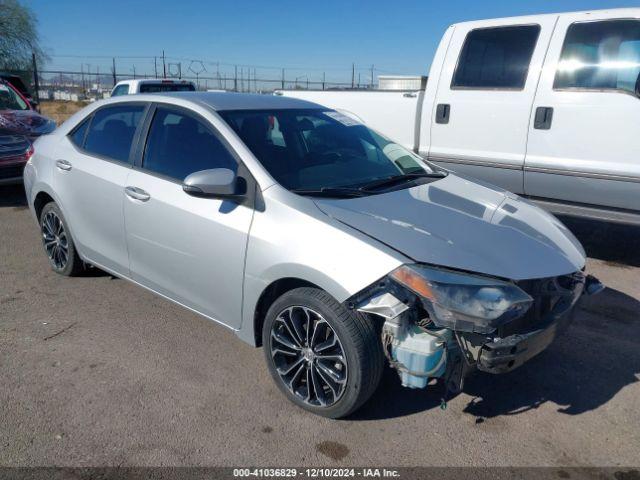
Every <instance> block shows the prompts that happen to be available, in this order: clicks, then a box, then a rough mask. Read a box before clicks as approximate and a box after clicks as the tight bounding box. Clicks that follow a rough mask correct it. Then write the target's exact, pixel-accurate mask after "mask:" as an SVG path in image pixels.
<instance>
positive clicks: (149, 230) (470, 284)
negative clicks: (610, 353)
mask: <svg viewBox="0 0 640 480" xmlns="http://www.w3.org/2000/svg"><path fill="white" fill-rule="evenodd" d="M24 179H25V187H26V191H27V196H28V201H29V206H30V209H31V211H32V213H33V215H34V216H35V218H36V219H37V221H38V224H39V226H40V229H41V234H42V242H43V246H44V250H45V253H46V254H47V256H48V258H49V262H50V264H51V267H52V268H53V270H54V271H56V272H58V273H60V274H62V275H78V274H82V272H83V271H84V270H85V269H87V268H90V267H95V268H99V269H102V270H104V271H107V272H110V273H111V274H113V275H116V276H118V277H122V278H125V279H128V280H130V281H131V282H133V283H136V284H138V285H140V286H142V287H144V288H147V289H149V290H151V291H153V292H155V293H157V294H158V295H161V296H163V297H165V298H167V299H169V300H171V301H173V302H176V303H178V304H180V305H183V306H184V307H185V308H188V309H190V310H193V311H195V312H197V313H199V314H201V315H203V316H204V317H206V318H208V319H210V320H213V321H215V322H217V323H220V324H222V325H224V326H226V327H228V328H230V329H233V330H234V331H235V332H236V333H237V335H238V336H239V337H240V338H241V339H242V340H244V341H246V342H248V343H250V344H252V345H256V346H260V345H262V346H264V351H265V357H266V363H267V366H268V369H269V371H270V373H271V375H272V376H273V378H274V380H275V382H276V384H277V385H278V387H279V388H280V389H281V390H282V392H283V393H284V394H285V395H286V396H287V397H288V398H289V399H290V400H291V401H293V402H294V403H296V404H297V405H299V406H301V407H302V408H305V409H307V410H309V411H312V412H314V413H317V414H320V415H324V416H327V417H332V418H337V417H342V416H345V415H348V414H350V413H351V412H353V411H355V410H356V409H357V408H358V407H359V406H360V405H362V404H363V403H364V402H365V401H366V400H367V399H368V398H369V397H370V396H371V395H372V393H373V392H374V391H375V389H376V388H377V386H378V383H379V380H380V377H381V374H382V370H383V368H384V365H385V361H386V362H387V363H388V364H389V365H390V366H391V367H392V368H394V369H396V370H397V372H398V374H399V377H400V381H401V382H402V384H403V385H405V386H407V387H409V388H424V387H426V386H427V385H432V384H433V385H436V386H434V387H430V388H438V387H437V385H440V388H442V389H443V399H445V400H446V398H447V396H449V395H454V394H455V393H456V392H458V391H459V390H460V389H461V388H462V383H463V381H464V378H465V376H467V375H468V374H470V373H471V372H472V371H473V370H476V369H477V370H481V371H484V372H489V373H502V372H506V371H510V370H512V369H514V368H517V367H518V366H519V365H521V364H522V363H523V362H525V361H527V360H529V359H530V358H531V357H533V356H534V355H536V354H537V353H539V352H540V351H542V350H544V349H545V348H546V347H547V346H548V345H549V344H550V343H551V342H552V341H553V339H554V338H555V336H556V335H557V334H558V333H559V332H560V331H561V330H562V328H563V327H564V326H565V325H566V324H567V323H568V322H569V321H570V319H571V313H572V310H573V307H574V305H575V303H576V302H577V301H578V299H579V298H580V296H581V295H583V294H584V293H595V292H597V291H598V290H599V289H601V288H602V286H601V285H600V284H599V283H598V281H597V280H596V279H594V278H593V277H590V276H588V275H586V274H585V273H584V266H585V256H584V251H583V249H582V247H581V246H580V244H579V243H578V241H577V240H576V239H575V238H574V236H573V235H572V234H571V233H570V232H569V231H568V230H567V229H566V228H565V227H564V226H563V225H562V224H561V223H560V222H559V221H558V220H557V219H556V218H555V217H553V216H551V215H549V214H547V213H545V212H544V211H542V210H540V209H538V208H536V207H535V206H533V205H531V204H530V203H528V202H527V201H525V200H523V199H521V198H519V197H517V196H516V195H513V194H511V193H509V192H506V191H504V190H501V189H499V188H496V187H493V186H490V185H484V184H480V183H478V182H476V181H474V180H473V179H470V178H466V177H463V176H458V175H456V174H454V173H452V172H449V171H446V170H443V169H441V168H438V167H435V166H433V165H431V164H429V163H428V162H426V161H424V160H423V159H422V158H421V157H419V156H417V155H416V154H414V153H413V152H411V151H407V150H406V149H404V148H403V147H402V146H400V145H397V144H395V143H394V142H392V141H391V140H389V139H387V138H384V137H383V136H381V135H379V134H377V133H376V132H374V131H372V130H371V129H369V128H367V126H365V125H363V124H361V123H359V122H358V121H357V120H356V119H354V118H352V117H351V116H350V115H349V114H348V113H342V112H338V111H333V110H330V109H327V108H324V107H322V106H320V105H316V104H312V103H309V102H304V101H300V100H295V99H290V98H282V97H276V96H259V95H242V94H231V93H176V94H158V95H136V96H129V97H120V98H117V99H111V100H106V101H101V102H96V103H95V104H92V105H90V106H88V107H86V108H85V109H84V110H82V111H80V112H78V113H77V114H76V115H74V116H73V117H72V118H71V119H70V120H68V121H67V122H65V123H64V125H62V126H61V127H60V128H59V129H58V130H56V131H55V132H54V133H52V134H51V135H47V136H44V137H42V138H40V139H39V140H38V141H37V142H36V143H35V153H34V155H33V156H32V158H31V159H30V160H29V162H28V164H27V166H26V168H25V174H24ZM114 301H117V300H116V299H114ZM239 368H241V367H239Z"/></svg>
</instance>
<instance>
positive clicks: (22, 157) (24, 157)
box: [0, 144, 34, 163]
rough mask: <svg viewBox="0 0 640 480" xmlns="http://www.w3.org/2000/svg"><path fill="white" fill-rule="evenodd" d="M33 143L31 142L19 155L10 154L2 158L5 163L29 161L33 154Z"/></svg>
mask: <svg viewBox="0 0 640 480" xmlns="http://www.w3.org/2000/svg"><path fill="white" fill-rule="evenodd" d="M33 153H34V150H33V144H29V148H27V150H26V151H25V152H23V153H20V154H18V155H8V156H6V157H1V158H0V160H1V161H2V162H3V163H18V162H28V161H29V159H30V158H31V157H32V156H33Z"/></svg>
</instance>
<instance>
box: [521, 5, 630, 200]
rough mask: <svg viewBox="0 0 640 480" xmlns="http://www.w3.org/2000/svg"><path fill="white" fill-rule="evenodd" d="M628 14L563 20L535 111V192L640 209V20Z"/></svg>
mask: <svg viewBox="0 0 640 480" xmlns="http://www.w3.org/2000/svg"><path fill="white" fill-rule="evenodd" d="M628 12H633V10H628V11H625V15H624V16H621V14H620V12H611V13H606V12H593V13H589V14H586V13H577V14H568V15H563V16H561V17H560V19H559V21H558V25H557V27H556V32H555V34H554V37H553V40H552V42H551V45H550V48H549V53H548V55H547V59H546V63H545V66H544V71H543V74H542V77H541V79H540V86H539V89H538V92H537V94H536V98H535V103H534V109H533V111H532V120H531V126H530V131H529V144H528V147H527V158H526V165H525V193H526V194H527V195H530V196H533V197H538V198H546V199H553V200H555V201H560V202H563V203H565V202H566V203H568V204H580V205H579V206H604V207H605V208H607V209H612V210H617V209H623V210H636V211H637V210H640V136H639V135H638V124H639V123H638V120H639V119H640V99H639V98H638V88H639V87H640V82H638V75H639V74H640V18H638V15H637V14H636V15H629V14H628ZM536 112H537V113H538V117H539V120H544V118H543V114H542V113H541V112H547V114H546V116H547V121H546V123H544V122H542V123H541V122H535V116H536ZM536 123H537V124H536Z"/></svg>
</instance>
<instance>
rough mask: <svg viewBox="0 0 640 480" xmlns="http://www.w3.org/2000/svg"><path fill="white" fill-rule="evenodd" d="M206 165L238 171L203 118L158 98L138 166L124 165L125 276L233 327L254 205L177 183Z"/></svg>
mask: <svg viewBox="0 0 640 480" xmlns="http://www.w3.org/2000/svg"><path fill="white" fill-rule="evenodd" d="M211 168H229V169H232V170H234V171H237V169H238V163H237V160H236V158H235V157H234V155H233V154H232V153H231V151H230V149H229V147H228V146H227V145H226V144H225V143H223V141H222V140H221V138H220V136H219V134H218V133H217V131H216V130H215V129H214V128H213V126H212V125H211V124H210V123H209V121H208V120H205V119H204V118H203V117H200V116H198V115H195V114H194V113H192V112H190V111H188V110H184V109H179V108H177V107H172V106H165V105H162V104H160V105H158V106H157V108H156V109H155V112H153V119H152V121H151V125H150V127H149V132H148V136H147V140H146V147H145V149H144V152H143V154H142V159H141V165H140V168H135V169H133V170H132V171H131V172H130V174H129V177H128V179H127V182H126V188H125V206H124V213H125V224H126V234H127V245H128V247H129V257H130V268H131V277H132V279H133V280H135V281H137V282H139V283H140V284H142V285H144V286H146V287H148V288H150V289H152V290H154V291H156V292H158V293H160V294H162V295H164V296H166V297H169V298H170V299H172V300H174V301H177V302H179V303H181V304H183V305H185V306H186V307H189V308H191V309H193V310H195V311H197V312H199V313H201V314H204V315H206V316H208V317H210V318H212V319H214V320H217V321H219V322H221V323H224V324H226V325H228V326H231V327H236V328H237V327H239V325H240V320H241V304H242V280H243V275H244V259H245V251H246V245H247V236H248V233H249V227H250V224H251V219H252V216H253V208H252V206H248V205H244V204H241V203H236V202H234V201H231V200H219V199H212V198H197V197H193V196H191V195H188V194H187V193H185V192H184V191H183V190H182V181H183V180H184V178H185V177H186V176H187V175H189V174H191V173H193V172H196V171H199V170H206V169H211Z"/></svg>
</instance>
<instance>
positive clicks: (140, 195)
mask: <svg viewBox="0 0 640 480" xmlns="http://www.w3.org/2000/svg"><path fill="white" fill-rule="evenodd" d="M124 193H126V194H127V197H129V198H133V199H134V200H140V201H141V202H146V201H147V200H149V199H150V198H151V195H149V194H148V193H147V192H145V191H144V190H142V189H141V188H138V187H125V189H124Z"/></svg>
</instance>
